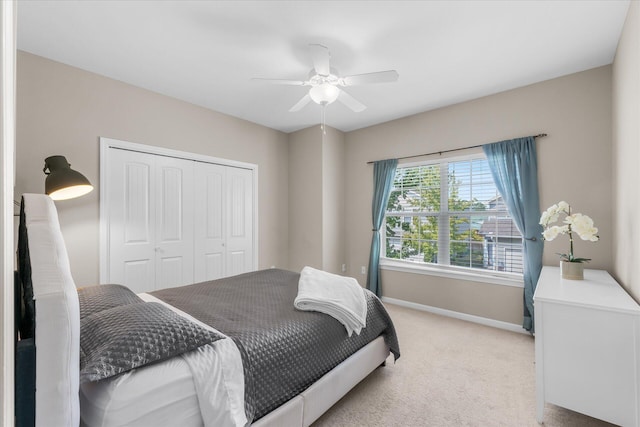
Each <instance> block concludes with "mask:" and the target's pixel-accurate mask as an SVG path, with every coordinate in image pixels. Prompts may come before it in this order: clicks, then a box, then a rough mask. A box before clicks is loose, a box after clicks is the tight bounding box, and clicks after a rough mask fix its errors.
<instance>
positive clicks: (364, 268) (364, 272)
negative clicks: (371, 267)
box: [360, 265, 367, 274]
mask: <svg viewBox="0 0 640 427" xmlns="http://www.w3.org/2000/svg"><path fill="white" fill-rule="evenodd" d="M360 273H361V274H367V267H365V266H364V265H363V266H362V267H360Z"/></svg>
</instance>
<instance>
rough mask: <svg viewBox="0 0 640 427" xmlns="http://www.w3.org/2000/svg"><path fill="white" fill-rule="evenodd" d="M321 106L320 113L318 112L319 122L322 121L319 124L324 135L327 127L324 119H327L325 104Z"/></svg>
mask: <svg viewBox="0 0 640 427" xmlns="http://www.w3.org/2000/svg"><path fill="white" fill-rule="evenodd" d="M320 108H321V110H320V111H321V113H320V122H321V123H322V124H321V125H320V127H321V128H322V134H323V135H326V134H327V129H326V121H327V111H326V109H327V104H322V106H321V107H320Z"/></svg>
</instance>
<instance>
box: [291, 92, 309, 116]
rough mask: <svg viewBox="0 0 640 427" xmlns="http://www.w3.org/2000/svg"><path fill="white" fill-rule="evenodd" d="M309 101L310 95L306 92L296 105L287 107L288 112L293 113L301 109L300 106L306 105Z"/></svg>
mask: <svg viewBox="0 0 640 427" xmlns="http://www.w3.org/2000/svg"><path fill="white" fill-rule="evenodd" d="M309 101H311V97H310V96H309V94H306V95H305V96H303V97H302V99H301V100H300V101H298V102H296V105H294V106H293V107H291V108H290V109H289V112H290V113H295V112H296V111H300V110H302V108H303V107H304V106H305V105H307V104H308V103H309Z"/></svg>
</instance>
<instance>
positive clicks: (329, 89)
mask: <svg viewBox="0 0 640 427" xmlns="http://www.w3.org/2000/svg"><path fill="white" fill-rule="evenodd" d="M338 95H340V89H338V88H337V87H336V86H334V85H332V84H331V83H322V84H321V85H318V86H314V87H312V88H311V89H310V90H309V96H310V97H311V99H312V100H313V102H315V103H316V104H320V105H328V104H331V103H332V102H334V101H335V100H336V99H338Z"/></svg>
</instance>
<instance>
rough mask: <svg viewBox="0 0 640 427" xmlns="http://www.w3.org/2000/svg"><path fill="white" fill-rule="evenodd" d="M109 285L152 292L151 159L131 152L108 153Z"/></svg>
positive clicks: (115, 150) (153, 230) (154, 231)
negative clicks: (116, 284)
mask: <svg viewBox="0 0 640 427" xmlns="http://www.w3.org/2000/svg"><path fill="white" fill-rule="evenodd" d="M109 156H110V164H109V170H108V175H107V176H108V179H109V185H108V196H107V197H108V206H109V219H110V221H109V230H108V233H109V282H111V283H120V284H123V285H126V286H128V287H129V288H131V290H132V291H134V292H136V293H137V292H146V291H150V290H153V289H155V247H156V246H155V239H156V225H155V208H154V205H155V197H156V193H155V191H153V189H152V187H153V185H152V182H153V180H154V179H155V168H154V158H153V156H149V155H148V154H143V153H137V152H134V151H126V150H118V149H112V150H111V152H110V153H109Z"/></svg>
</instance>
